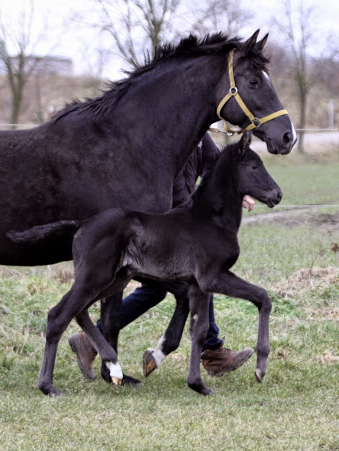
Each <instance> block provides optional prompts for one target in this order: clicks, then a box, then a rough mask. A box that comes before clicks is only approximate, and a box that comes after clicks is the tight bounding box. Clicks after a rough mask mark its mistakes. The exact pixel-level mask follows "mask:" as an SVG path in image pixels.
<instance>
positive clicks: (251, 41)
mask: <svg viewBox="0 0 339 451" xmlns="http://www.w3.org/2000/svg"><path fill="white" fill-rule="evenodd" d="M259 32H260V29H258V30H257V31H256V32H254V33H253V35H252V36H251V37H250V38H249V39H247V41H245V42H244V43H243V45H242V46H241V47H242V49H243V50H244V51H245V54H247V53H248V52H250V51H251V50H252V49H253V47H254V46H255V45H256V43H257V37H258V34H259Z"/></svg>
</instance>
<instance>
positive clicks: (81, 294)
mask: <svg viewBox="0 0 339 451" xmlns="http://www.w3.org/2000/svg"><path fill="white" fill-rule="evenodd" d="M91 301H92V296H91V294H90V292H89V291H88V290H86V289H82V288H81V286H78V285H77V284H76V283H75V284H74V285H73V287H72V288H71V290H70V291H69V292H68V293H66V294H65V295H64V296H63V297H62V299H61V301H60V302H59V303H58V304H57V305H56V306H55V307H53V308H52V309H51V310H50V311H49V313H48V318H47V331H46V344H45V351H44V357H43V362H42V366H41V370H40V377H39V382H38V387H39V389H40V390H41V391H42V392H43V393H44V394H46V395H50V396H59V395H60V391H59V390H58V389H57V388H56V387H55V386H54V384H53V370H54V365H55V358H56V353H57V348H58V343H59V341H60V338H61V336H62V334H63V332H64V331H65V330H66V328H67V326H68V325H69V323H70V322H71V320H72V319H73V318H74V317H75V316H76V315H78V314H79V312H81V311H82V310H83V309H84V308H86V307H87V306H88V305H89V304H90V303H91ZM113 352H114V351H113ZM111 357H112V358H113V359H114V355H112V356H111ZM115 358H116V355H115Z"/></svg>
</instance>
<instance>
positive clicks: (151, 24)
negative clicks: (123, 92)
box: [98, 0, 180, 67]
mask: <svg viewBox="0 0 339 451" xmlns="http://www.w3.org/2000/svg"><path fill="white" fill-rule="evenodd" d="M98 2H99V3H100V5H101V11H102V14H103V18H102V30H103V31H106V32H108V33H109V34H110V35H111V36H112V38H113V42H114V43H115V45H116V47H117V50H118V52H119V53H120V55H121V56H122V57H123V58H124V60H126V61H127V62H128V63H129V64H130V65H131V66H134V67H135V66H137V65H138V64H139V62H140V61H139V59H140V56H141V55H143V50H142V49H144V48H148V49H150V50H151V52H152V51H153V49H154V48H155V47H156V46H157V45H159V44H160V43H161V41H162V39H163V36H164V34H165V32H166V31H169V29H170V24H171V23H172V17H173V15H174V14H175V12H176V10H177V8H178V6H179V4H180V0H118V1H117V0H98Z"/></svg>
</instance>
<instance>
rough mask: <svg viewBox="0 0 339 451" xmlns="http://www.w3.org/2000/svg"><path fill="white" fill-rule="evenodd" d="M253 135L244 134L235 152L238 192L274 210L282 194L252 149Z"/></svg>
mask: <svg viewBox="0 0 339 451" xmlns="http://www.w3.org/2000/svg"><path fill="white" fill-rule="evenodd" d="M250 144H251V134H250V133H244V134H243V136H242V138H241V140H240V141H239V142H238V143H237V145H236V148H235V149H234V151H235V152H236V153H237V158H238V164H237V175H238V181H237V183H238V187H237V189H238V191H239V193H240V194H241V196H244V195H245V194H248V195H250V196H251V197H254V199H256V200H258V201H259V202H263V203H264V204H266V205H267V206H268V207H270V208H272V207H274V206H275V205H277V204H278V203H279V202H280V201H281V199H282V192H281V189H280V188H279V186H278V185H277V184H276V182H275V181H274V180H273V178H272V177H271V176H270V174H269V173H268V172H267V170H266V168H265V166H264V163H263V162H262V160H261V158H260V157H259V155H258V154H257V153H255V152H254V151H253V150H252V149H251V148H250Z"/></svg>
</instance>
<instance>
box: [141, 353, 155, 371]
mask: <svg viewBox="0 0 339 451" xmlns="http://www.w3.org/2000/svg"><path fill="white" fill-rule="evenodd" d="M157 368H158V366H157V364H156V361H155V360H154V357H153V352H152V351H151V350H149V349H147V351H145V352H144V355H143V357H142V370H143V374H144V376H145V377H147V376H149V375H150V374H151V373H152V371H154V370H155V369H157Z"/></svg>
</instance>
